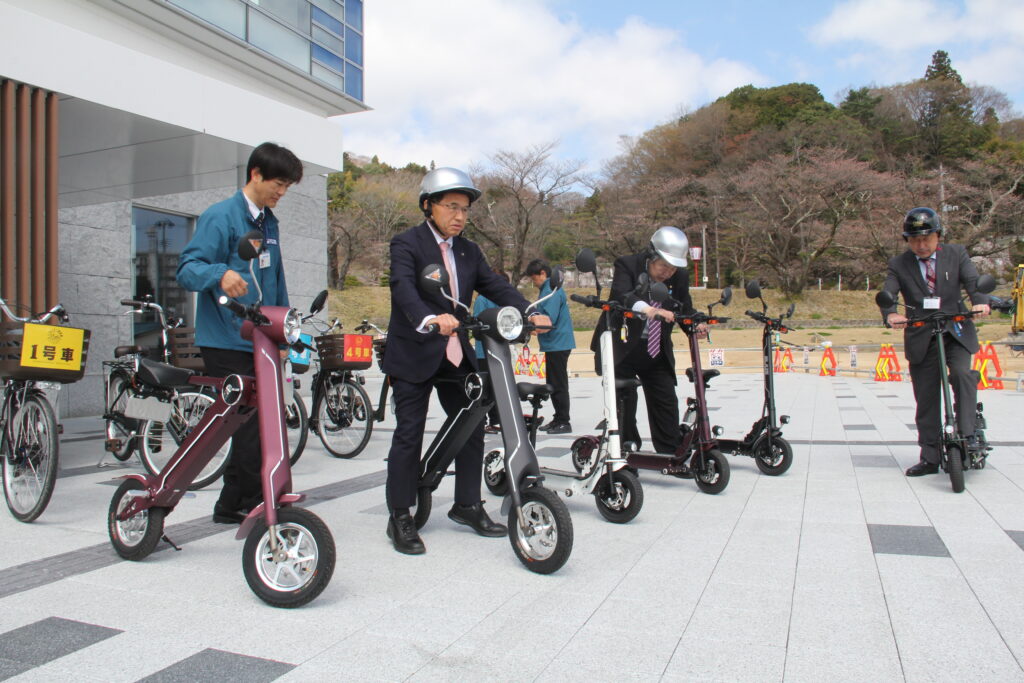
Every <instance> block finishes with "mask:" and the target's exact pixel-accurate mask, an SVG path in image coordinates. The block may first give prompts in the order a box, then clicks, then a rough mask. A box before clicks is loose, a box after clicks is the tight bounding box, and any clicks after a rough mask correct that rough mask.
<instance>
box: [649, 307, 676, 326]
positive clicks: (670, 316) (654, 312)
mask: <svg viewBox="0 0 1024 683" xmlns="http://www.w3.org/2000/svg"><path fill="white" fill-rule="evenodd" d="M644 315H646V316H647V317H648V318H650V317H652V316H656V317H658V318H661V319H662V320H664V321H665V322H670V323H674V322H675V321H676V314H675V312H674V311H670V310H668V309H665V308H655V307H654V306H648V307H647V310H646V311H644Z"/></svg>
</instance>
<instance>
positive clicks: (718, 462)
mask: <svg viewBox="0 0 1024 683" xmlns="http://www.w3.org/2000/svg"><path fill="white" fill-rule="evenodd" d="M690 467H691V468H692V469H693V473H694V479H696V480H697V488H699V489H700V490H701V491H703V492H704V493H712V494H714V493H721V492H722V491H724V490H725V487H726V486H728V485H729V461H728V460H726V459H725V456H724V455H722V453H721V451H719V450H718V449H717V448H713V449H711V450H710V451H708V452H707V453H705V454H704V455H703V457H701V454H700V453H695V454H694V456H693V460H691V461H690Z"/></svg>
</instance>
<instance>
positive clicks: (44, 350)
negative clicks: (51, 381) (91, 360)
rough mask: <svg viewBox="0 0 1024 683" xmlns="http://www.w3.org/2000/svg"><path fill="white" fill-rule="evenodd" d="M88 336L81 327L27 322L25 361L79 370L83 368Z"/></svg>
mask: <svg viewBox="0 0 1024 683" xmlns="http://www.w3.org/2000/svg"><path fill="white" fill-rule="evenodd" d="M84 339H85V330H81V329H78V328H74V327H57V326H56V325H37V324H35V323H25V332H24V336H23V337H22V339H21V365H22V367H30V368H47V369H50V370H71V371H75V372H77V371H78V370H81V368H82V346H83V344H84Z"/></svg>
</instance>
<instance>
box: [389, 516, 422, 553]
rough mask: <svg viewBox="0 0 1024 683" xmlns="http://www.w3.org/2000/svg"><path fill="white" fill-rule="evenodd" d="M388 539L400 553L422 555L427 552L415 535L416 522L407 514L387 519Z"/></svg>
mask: <svg viewBox="0 0 1024 683" xmlns="http://www.w3.org/2000/svg"><path fill="white" fill-rule="evenodd" d="M388 538H390V539H391V544H392V545H393V546H395V550H397V551H398V552H400V553H405V554H406V555H422V554H423V553H425V552H427V547H426V546H425V545H423V541H422V540H421V539H420V535H419V534H418V533H416V522H415V521H413V518H412V515H410V514H409V513H408V512H406V513H405V514H401V515H391V516H390V517H388Z"/></svg>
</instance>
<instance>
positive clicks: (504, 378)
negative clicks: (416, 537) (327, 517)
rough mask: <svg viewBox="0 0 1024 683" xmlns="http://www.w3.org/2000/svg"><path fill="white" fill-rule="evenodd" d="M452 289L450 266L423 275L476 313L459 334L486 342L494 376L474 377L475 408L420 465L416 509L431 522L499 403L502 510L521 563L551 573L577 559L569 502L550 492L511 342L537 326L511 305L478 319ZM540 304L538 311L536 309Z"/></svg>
mask: <svg viewBox="0 0 1024 683" xmlns="http://www.w3.org/2000/svg"><path fill="white" fill-rule="evenodd" d="M552 275H553V277H552V279H555V278H554V274H552ZM447 285H448V271H447V270H445V269H444V268H443V267H441V266H440V265H437V264H432V265H429V266H427V267H426V268H424V269H423V272H422V273H421V276H420V286H421V287H422V288H424V289H427V290H434V291H439V292H440V293H441V295H442V296H444V298H446V299H448V300H449V301H451V302H452V303H454V304H456V305H457V306H460V307H461V308H463V309H465V310H466V312H467V313H468V314H469V316H468V317H467V318H465V319H464V320H463V321H462V323H461V324H460V325H459V327H460V329H462V330H465V331H471V332H474V333H475V335H476V336H477V337H478V338H480V339H481V340H482V341H483V344H484V355H485V359H486V365H487V371H486V372H483V371H481V372H475V373H470V374H469V375H467V376H466V377H465V379H464V380H463V388H464V390H465V392H466V398H467V399H469V403H468V404H467V405H466V406H465V407H464V408H462V409H460V410H459V411H458V412H456V413H455V414H453V415H449V416H448V418H447V419H446V420H445V422H444V425H442V426H441V430H440V431H439V432H438V434H437V436H436V437H435V438H434V440H433V441H432V442H431V444H430V446H429V447H428V448H427V451H426V453H425V454H424V455H423V458H422V459H421V460H420V479H419V484H418V489H417V497H416V509H415V511H414V512H413V519H414V520H415V523H416V528H422V527H423V525H424V524H426V523H427V520H428V519H429V517H430V508H431V499H432V496H433V492H434V491H435V490H437V487H438V486H439V485H440V484H441V481H442V480H443V479H444V477H445V475H446V474H447V473H448V468H449V467H450V466H451V464H452V462H453V461H454V460H455V456H456V455H457V454H458V452H459V451H460V450H461V449H462V447H463V445H464V444H465V443H466V441H467V439H469V437H470V435H471V434H472V433H473V432H474V431H475V430H476V429H478V428H479V427H480V425H481V423H482V422H483V420H484V417H485V416H486V415H487V412H488V411H489V410H490V409H491V407H492V406H493V405H494V404H495V403H496V404H497V406H498V415H499V416H500V417H501V427H502V429H501V438H502V441H503V442H504V446H505V449H504V463H503V467H504V471H505V472H506V473H508V478H507V482H508V492H507V495H506V496H505V500H504V502H503V504H502V508H501V511H502V514H503V515H506V516H507V524H508V537H509V541H510V542H511V544H512V550H513V551H514V552H515V554H516V557H518V558H519V561H520V562H522V563H523V564H524V565H525V566H526V568H527V569H529V570H530V571H532V572H536V573H538V574H551V573H553V572H556V571H558V569H560V568H561V567H562V565H564V564H565V562H566V560H568V559H569V554H570V553H571V552H572V543H573V530H572V518H571V517H570V516H569V510H568V509H567V508H566V506H565V503H563V502H562V500H561V499H560V498H559V497H558V495H557V494H556V493H555V492H554V491H551V490H550V489H547V488H545V487H544V486H543V481H544V476H543V475H542V474H541V471H540V467H539V465H538V464H537V454H536V453H535V452H534V449H533V444H531V443H530V439H529V437H528V435H527V432H526V424H525V421H524V420H523V414H522V411H521V410H520V407H519V393H518V389H517V388H516V381H515V376H514V375H513V373H512V367H513V363H512V353H511V351H510V350H509V343H511V342H514V341H520V340H521V339H522V337H523V333H524V332H525V331H528V330H529V329H530V327H531V326H530V325H529V324H527V323H525V322H524V320H523V315H522V313H520V312H519V311H518V310H517V309H516V308H513V307H511V306H505V307H501V308H490V309H487V310H485V311H483V312H482V313H481V314H480V316H479V317H474V316H473V315H472V314H471V312H470V310H469V309H468V308H467V307H466V306H464V305H463V304H462V303H461V302H459V301H457V300H456V299H454V298H453V297H451V296H450V295H449V294H448V292H446V291H445V288H446V287H447ZM560 285H561V282H557V281H556V282H552V292H553V291H554V290H555V289H556V288H557V287H558V286H560ZM549 296H550V295H549ZM545 298H546V297H545ZM541 301H543V299H542V300H541ZM537 303H540V302H539V301H538V302H537ZM536 305H537V304H536V303H534V304H531V308H532V307H533V306H536Z"/></svg>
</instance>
